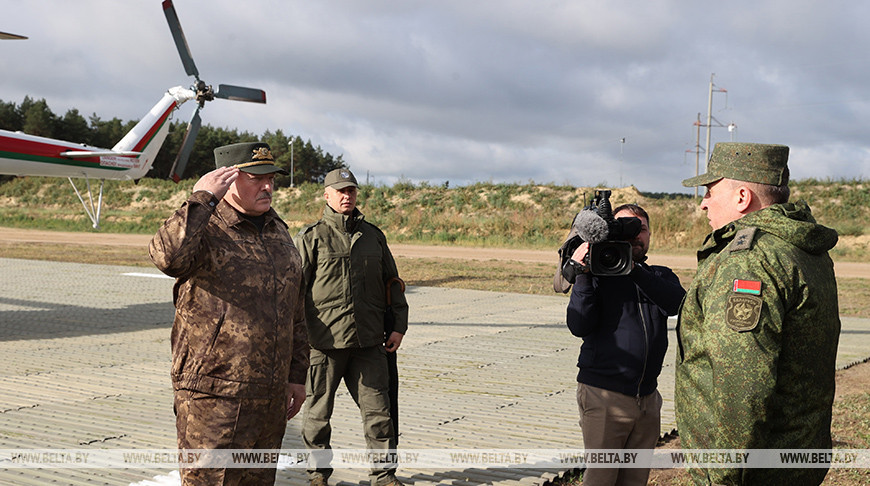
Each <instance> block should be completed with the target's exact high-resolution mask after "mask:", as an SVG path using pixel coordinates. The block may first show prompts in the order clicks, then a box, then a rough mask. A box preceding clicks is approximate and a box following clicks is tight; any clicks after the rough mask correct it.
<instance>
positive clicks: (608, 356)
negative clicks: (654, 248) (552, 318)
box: [568, 263, 686, 396]
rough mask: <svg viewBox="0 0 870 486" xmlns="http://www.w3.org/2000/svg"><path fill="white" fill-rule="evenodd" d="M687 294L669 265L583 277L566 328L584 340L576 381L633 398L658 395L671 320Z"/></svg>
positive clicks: (570, 305) (641, 266)
mask: <svg viewBox="0 0 870 486" xmlns="http://www.w3.org/2000/svg"><path fill="white" fill-rule="evenodd" d="M685 294H686V291H685V290H683V287H682V286H681V285H680V280H679V278H678V277H677V276H676V274H674V272H673V271H671V269H669V268H667V267H661V266H650V265H647V264H645V263H636V264H635V266H634V269H632V271H631V273H630V274H629V275H626V276H620V277H595V276H592V275H590V274H588V273H584V274H580V275H579V276H578V277H577V279H576V280H575V282H574V289H573V290H572V292H571V300H570V301H569V303H568V328H569V329H570V330H571V332H572V333H573V334H574V335H575V336H578V337H581V338H583V345H582V346H581V347H580V357H579V358H578V360H577V367H578V368H580V372H579V373H578V374H577V381H578V382H580V383H584V384H587V385H590V386H594V387H597V388H604V389H605V390H611V391H615V392H619V393H622V394H625V395H630V396H645V395H648V394H650V393H652V392H653V391H655V389H656V386H657V382H656V380H657V378H658V376H659V373H661V371H662V362H663V361H664V359H665V352H666V351H667V349H668V330H667V322H668V316H673V315H676V314H677V312H678V311H679V309H680V303H681V302H682V300H683V296H684V295H685Z"/></svg>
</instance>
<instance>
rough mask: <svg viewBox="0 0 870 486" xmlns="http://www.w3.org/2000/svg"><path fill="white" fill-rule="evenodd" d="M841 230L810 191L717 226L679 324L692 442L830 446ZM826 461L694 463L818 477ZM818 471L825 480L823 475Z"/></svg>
mask: <svg viewBox="0 0 870 486" xmlns="http://www.w3.org/2000/svg"><path fill="white" fill-rule="evenodd" d="M836 243H837V232H836V231H834V230H833V229H830V228H827V227H824V226H821V225H819V224H816V222H815V219H814V218H813V216H812V214H811V212H810V209H809V207H808V206H807V205H806V203H804V202H803V201H800V202H798V203H795V204H791V203H789V204H776V205H773V206H770V207H768V208H765V209H762V210H760V211H756V212H753V213H750V214H747V215H746V216H744V217H743V218H741V219H739V220H737V221H734V222H732V223H729V224H728V225H726V226H724V227H722V228H720V229H718V230H716V231H714V232H713V233H711V234H710V235H708V236H707V239H706V240H705V242H704V244H703V246H702V248H701V249H700V250H699V251H698V271H697V274H696V275H695V278H694V280H693V281H692V284H691V286H690V287H689V290H688V292H687V294H686V298H685V299H684V301H683V305H682V308H681V310H680V317H679V323H678V326H677V339H678V345H679V350H678V354H677V369H676V388H675V405H676V410H677V430H678V432H679V434H680V438H681V441H682V447H683V448H684V449H740V450H744V449H779V448H784V449H830V447H831V408H832V404H833V399H834V372H835V360H836V355H837V342H838V339H839V334H840V319H839V314H838V306H837V283H836V281H835V280H834V267H833V262H832V261H831V258H830V257H829V256H828V250H830V249H831V248H833V247H834V245H835V244H836ZM825 472H826V470H825V469H789V470H786V469H755V468H746V469H719V468H711V469H708V470H706V471H697V470H696V471H694V473H695V474H696V480H697V481H698V482H699V483H701V484H703V483H707V482H711V481H712V482H713V483H725V484H789V485H792V486H794V485H798V484H818V482H820V481H821V478H823V477H824V476H825ZM816 479H818V481H816Z"/></svg>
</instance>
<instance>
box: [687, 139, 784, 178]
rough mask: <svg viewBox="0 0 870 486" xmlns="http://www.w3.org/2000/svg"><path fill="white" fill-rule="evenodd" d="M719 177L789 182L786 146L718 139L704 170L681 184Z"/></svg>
mask: <svg viewBox="0 0 870 486" xmlns="http://www.w3.org/2000/svg"><path fill="white" fill-rule="evenodd" d="M719 179H734V180H738V181H745V182H756V183H758V184H769V185H771V186H781V185H785V184H788V147H787V146H785V145H768V144H763V143H741V142H720V143H717V144H716V146H715V147H713V156H712V157H710V162H709V163H708V164H707V173H706V174H701V175H699V176H695V177H691V178H689V179H686V180H684V181H683V185H684V186H685V187H696V186H706V185H707V184H712V183H714V182H716V181H718V180H719Z"/></svg>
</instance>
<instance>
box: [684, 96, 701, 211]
mask: <svg viewBox="0 0 870 486" xmlns="http://www.w3.org/2000/svg"><path fill="white" fill-rule="evenodd" d="M693 125H695V148H694V149H693V150H686V152H695V175H696V176H697V175H698V168H699V166H700V162H701V113H698V121H696V122H695V123H693ZM695 197H698V186H695Z"/></svg>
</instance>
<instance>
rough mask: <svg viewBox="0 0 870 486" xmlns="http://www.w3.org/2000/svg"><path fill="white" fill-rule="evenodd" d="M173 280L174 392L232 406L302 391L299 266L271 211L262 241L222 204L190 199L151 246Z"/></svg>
mask: <svg viewBox="0 0 870 486" xmlns="http://www.w3.org/2000/svg"><path fill="white" fill-rule="evenodd" d="M149 250H150V253H151V260H152V261H153V262H154V264H155V265H156V266H157V268H159V269H160V270H161V271H162V272H164V273H165V274H167V275H169V276H171V277H175V278H176V282H175V287H174V289H173V301H174V303H175V322H174V324H173V326H172V384H173V386H174V388H175V389H176V390H180V389H186V390H194V391H199V392H204V393H210V394H214V395H219V396H229V397H266V396H277V394H280V393H285V392H286V389H287V384H288V383H297V384H302V383H305V376H306V371H307V369H308V338H307V334H306V329H305V316H304V310H303V301H302V293H301V291H302V286H301V275H302V260H301V258H300V257H299V252H298V251H297V250H296V248H295V247H294V246H293V241H292V240H291V238H290V234H289V233H288V232H287V226H286V224H285V223H284V222H283V221H282V220H281V218H279V217H278V215H277V214H276V213H275V211H274V210H271V209H270V210H269V212H267V213H266V214H265V225H264V227H263V230H262V232H260V231H259V230H258V229H257V228H256V227H255V226H254V224H252V223H251V222H249V221H246V220H245V219H244V218H242V217H241V215H240V214H239V213H238V212H237V211H236V210H235V209H234V208H233V207H232V206H230V205H229V204H227V202H226V201H220V202H218V201H217V199H215V198H214V197H213V196H211V195H210V194H209V193H207V192H205V191H197V192H195V193H193V195H192V196H191V197H190V199H188V201H187V202H185V203H184V205H182V207H181V209H179V210H178V211H176V213H175V214H174V215H173V216H172V217H170V218H169V219H167V220H166V222H165V223H164V224H163V226H162V227H161V228H160V230H158V232H157V234H156V235H154V238H152V240H151V244H150V247H149Z"/></svg>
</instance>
